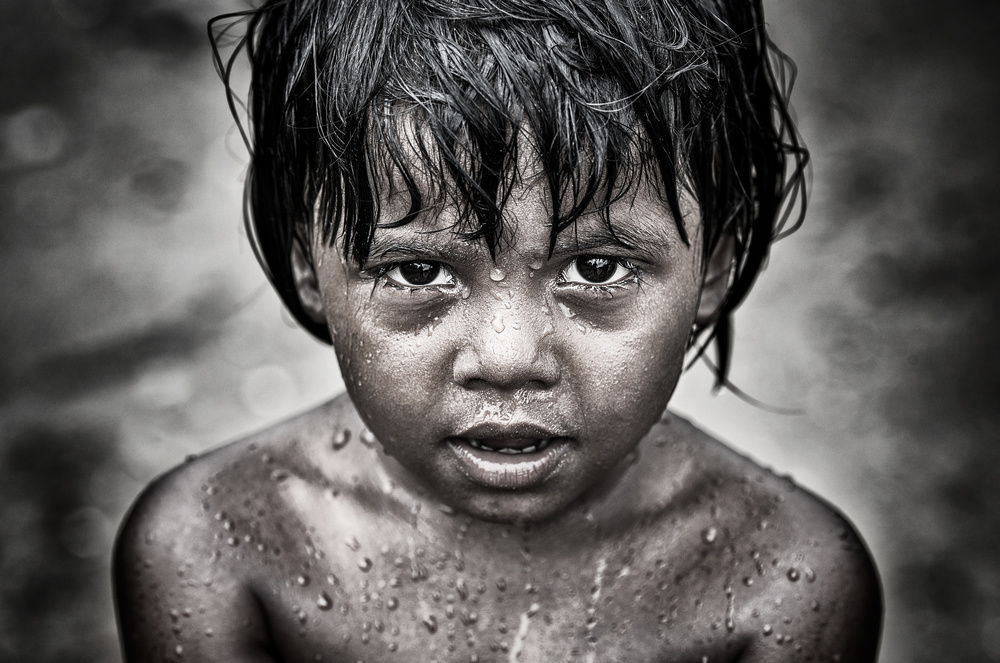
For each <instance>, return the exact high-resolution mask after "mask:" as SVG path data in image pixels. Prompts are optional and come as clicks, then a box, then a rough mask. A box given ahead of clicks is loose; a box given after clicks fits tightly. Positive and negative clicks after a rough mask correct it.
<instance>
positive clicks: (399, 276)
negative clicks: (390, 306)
mask: <svg viewBox="0 0 1000 663" xmlns="http://www.w3.org/2000/svg"><path fill="white" fill-rule="evenodd" d="M385 276H386V278H387V279H389V280H390V281H392V282H394V283H396V284H397V285H402V286H406V287H411V288H414V287H426V286H436V285H450V284H451V283H452V282H453V279H452V276H451V273H450V272H449V271H448V270H447V268H445V267H444V266H442V265H441V263H439V262H432V261H429V260H411V261H409V262H402V263H399V264H398V265H396V266H395V267H393V268H392V269H390V270H389V271H387V272H386V273H385Z"/></svg>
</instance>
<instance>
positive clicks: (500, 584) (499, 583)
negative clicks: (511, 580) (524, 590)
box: [497, 578, 507, 592]
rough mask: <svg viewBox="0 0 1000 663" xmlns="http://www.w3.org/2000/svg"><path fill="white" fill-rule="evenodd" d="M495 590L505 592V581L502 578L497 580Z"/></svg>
mask: <svg viewBox="0 0 1000 663" xmlns="http://www.w3.org/2000/svg"><path fill="white" fill-rule="evenodd" d="M497 589H499V590H500V591H501V592H505V591H507V581H506V580H504V579H503V578H497Z"/></svg>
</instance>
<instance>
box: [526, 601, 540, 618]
mask: <svg viewBox="0 0 1000 663" xmlns="http://www.w3.org/2000/svg"><path fill="white" fill-rule="evenodd" d="M541 609H542V607H541V606H540V605H538V604H537V603H532V604H531V605H530V606H528V612H527V615H528V616H529V617H534V616H535V615H537V614H538V611H539V610H541Z"/></svg>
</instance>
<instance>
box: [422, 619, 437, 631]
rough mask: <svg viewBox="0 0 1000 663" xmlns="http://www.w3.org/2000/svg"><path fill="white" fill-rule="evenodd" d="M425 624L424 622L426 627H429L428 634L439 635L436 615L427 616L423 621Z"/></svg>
mask: <svg viewBox="0 0 1000 663" xmlns="http://www.w3.org/2000/svg"><path fill="white" fill-rule="evenodd" d="M423 622H424V626H426V627H427V632H428V633H431V634H434V633H437V630H438V620H437V617H435V616H434V615H425V616H424V619H423Z"/></svg>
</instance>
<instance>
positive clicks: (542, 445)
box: [465, 438, 552, 456]
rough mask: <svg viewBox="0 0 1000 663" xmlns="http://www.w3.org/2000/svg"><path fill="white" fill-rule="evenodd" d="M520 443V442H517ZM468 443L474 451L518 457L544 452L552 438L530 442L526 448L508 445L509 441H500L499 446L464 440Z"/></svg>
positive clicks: (483, 441) (471, 439)
mask: <svg viewBox="0 0 1000 663" xmlns="http://www.w3.org/2000/svg"><path fill="white" fill-rule="evenodd" d="M519 441H520V440H519ZM465 442H468V444H469V446H471V447H473V448H474V449H482V450H483V451H495V452H496V453H498V454H507V455H508V456H519V455H521V454H533V453H535V452H536V451H544V450H545V449H546V448H548V446H549V444H550V443H551V442H552V438H545V439H542V440H530V441H529V442H530V444H528V446H524V447H519V446H516V445H510V444H509V443H510V442H511V441H510V440H500V441H499V444H498V443H497V442H496V441H494V440H476V439H474V438H470V439H468V440H465ZM490 444H496V445H497V446H495V447H494V446H490Z"/></svg>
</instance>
